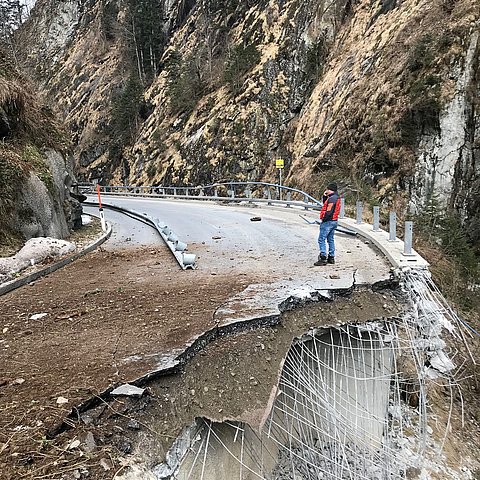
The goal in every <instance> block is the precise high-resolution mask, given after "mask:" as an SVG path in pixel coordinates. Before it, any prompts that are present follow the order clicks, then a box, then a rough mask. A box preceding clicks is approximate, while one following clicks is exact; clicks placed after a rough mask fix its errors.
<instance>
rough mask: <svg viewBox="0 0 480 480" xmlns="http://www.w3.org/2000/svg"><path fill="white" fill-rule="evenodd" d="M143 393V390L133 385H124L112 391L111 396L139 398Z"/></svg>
mask: <svg viewBox="0 0 480 480" xmlns="http://www.w3.org/2000/svg"><path fill="white" fill-rule="evenodd" d="M144 392H145V389H144V388H138V387H136V386H135V385H130V384H128V383H125V384H123V385H120V386H119V387H117V388H115V389H114V390H112V392H111V394H112V395H125V396H127V397H141V396H142V395H143V393H144Z"/></svg>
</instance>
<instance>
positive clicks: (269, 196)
mask: <svg viewBox="0 0 480 480" xmlns="http://www.w3.org/2000/svg"><path fill="white" fill-rule="evenodd" d="M266 194H267V198H268V200H271V199H272V192H271V191H270V189H269V188H267V191H266ZM271 204H272V202H267V205H271Z"/></svg>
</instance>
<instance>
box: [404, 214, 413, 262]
mask: <svg viewBox="0 0 480 480" xmlns="http://www.w3.org/2000/svg"><path fill="white" fill-rule="evenodd" d="M412 244H413V222H405V233H404V237H403V254H404V255H412Z"/></svg>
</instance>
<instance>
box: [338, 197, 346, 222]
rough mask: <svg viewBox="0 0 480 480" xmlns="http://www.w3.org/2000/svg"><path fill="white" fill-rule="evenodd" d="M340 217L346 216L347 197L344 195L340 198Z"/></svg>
mask: <svg viewBox="0 0 480 480" xmlns="http://www.w3.org/2000/svg"><path fill="white" fill-rule="evenodd" d="M338 218H345V199H344V198H343V197H342V198H340V214H339V215H338Z"/></svg>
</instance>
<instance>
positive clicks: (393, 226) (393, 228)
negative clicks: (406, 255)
mask: <svg viewBox="0 0 480 480" xmlns="http://www.w3.org/2000/svg"><path fill="white" fill-rule="evenodd" d="M389 233H390V236H389V238H388V240H389V241H390V242H395V241H396V240H397V214H396V213H395V212H390V218H389Z"/></svg>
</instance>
